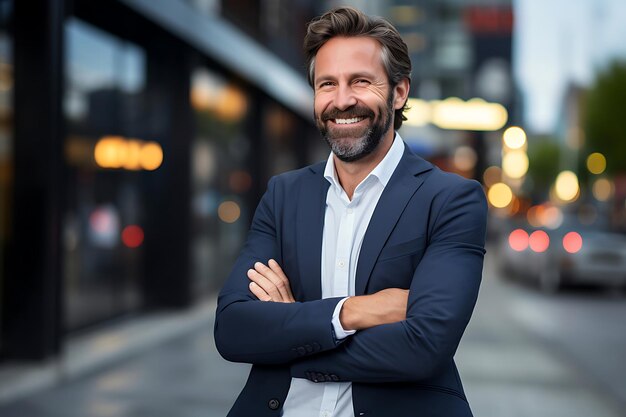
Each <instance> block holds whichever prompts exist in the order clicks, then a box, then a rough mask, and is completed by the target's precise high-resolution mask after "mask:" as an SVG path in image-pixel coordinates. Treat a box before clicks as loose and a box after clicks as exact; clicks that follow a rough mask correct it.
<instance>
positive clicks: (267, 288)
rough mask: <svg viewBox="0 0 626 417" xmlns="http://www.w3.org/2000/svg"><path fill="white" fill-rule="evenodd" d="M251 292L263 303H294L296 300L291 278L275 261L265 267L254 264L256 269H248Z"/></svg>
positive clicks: (271, 260) (270, 261)
mask: <svg viewBox="0 0 626 417" xmlns="http://www.w3.org/2000/svg"><path fill="white" fill-rule="evenodd" d="M248 278H250V281H252V282H250V291H252V294H254V295H255V296H256V297H257V298H258V299H259V300H261V301H274V302H276V303H293V302H295V301H296V300H295V299H294V298H293V294H291V286H290V285H289V278H287V276H286V275H285V273H284V272H283V269H282V268H281V267H280V265H278V262H276V261H275V260H273V259H270V260H269V261H268V262H267V265H264V264H263V263H262V262H257V263H255V264H254V269H248Z"/></svg>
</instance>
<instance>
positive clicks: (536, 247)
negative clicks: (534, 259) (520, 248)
mask: <svg viewBox="0 0 626 417" xmlns="http://www.w3.org/2000/svg"><path fill="white" fill-rule="evenodd" d="M528 246H530V248H531V249H532V250H533V251H535V252H538V253H541V252H545V251H546V250H548V247H549V246H550V237H549V236H548V234H547V233H546V232H544V231H543V230H535V231H534V232H532V233H531V234H530V237H529V238H528Z"/></svg>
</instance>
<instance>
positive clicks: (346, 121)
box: [335, 117, 364, 125]
mask: <svg viewBox="0 0 626 417" xmlns="http://www.w3.org/2000/svg"><path fill="white" fill-rule="evenodd" d="M363 119H364V117H353V118H352V119H335V123H337V124H339V125H349V124H352V123H358V122H360V121H361V120H363Z"/></svg>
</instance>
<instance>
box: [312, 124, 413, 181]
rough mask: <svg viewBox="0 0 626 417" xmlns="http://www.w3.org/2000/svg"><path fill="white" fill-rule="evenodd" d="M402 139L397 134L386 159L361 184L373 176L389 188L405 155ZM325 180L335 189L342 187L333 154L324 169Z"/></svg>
mask: <svg viewBox="0 0 626 417" xmlns="http://www.w3.org/2000/svg"><path fill="white" fill-rule="evenodd" d="M403 144H404V143H403V142H402V138H401V137H400V135H399V134H398V132H396V133H395V137H394V139H393V143H392V144H391V148H389V151H387V154H386V155H385V157H384V158H383V159H382V161H380V162H379V163H378V165H376V167H375V168H374V169H373V170H372V172H370V173H369V174H368V175H367V177H365V179H364V180H363V181H362V182H361V183H364V182H366V181H368V179H369V178H370V177H371V176H373V177H376V178H378V181H380V183H381V184H382V185H383V187H385V186H387V183H388V182H389V179H390V178H391V175H393V172H394V171H395V170H396V167H397V166H398V164H399V163H400V159H402V154H403V153H404V146H403ZM324 178H326V179H327V180H328V182H330V183H331V185H333V186H334V187H337V188H339V189H342V188H341V185H340V184H339V178H337V171H336V170H335V159H334V158H333V153H332V152H331V153H330V155H329V156H328V160H327V161H326V168H325V169H324Z"/></svg>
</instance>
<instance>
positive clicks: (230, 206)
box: [217, 201, 241, 223]
mask: <svg viewBox="0 0 626 417" xmlns="http://www.w3.org/2000/svg"><path fill="white" fill-rule="evenodd" d="M217 215H218V217H219V218H220V220H221V221H223V222H224V223H235V222H236V221H237V220H239V216H241V209H240V208H239V204H237V203H235V202H234V201H224V202H223V203H222V204H220V205H219V207H218V208H217Z"/></svg>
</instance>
